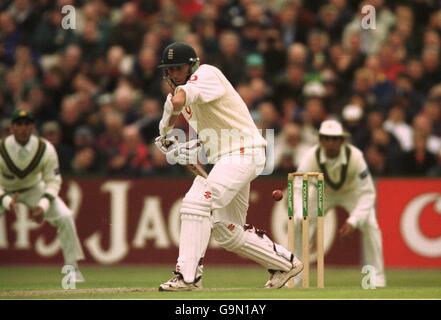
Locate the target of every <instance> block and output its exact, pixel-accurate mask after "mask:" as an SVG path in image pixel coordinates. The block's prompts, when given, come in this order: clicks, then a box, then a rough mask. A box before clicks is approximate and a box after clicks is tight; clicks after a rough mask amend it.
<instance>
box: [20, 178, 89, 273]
mask: <svg viewBox="0 0 441 320" xmlns="http://www.w3.org/2000/svg"><path fill="white" fill-rule="evenodd" d="M43 194H44V189H43V183H39V184H38V185H36V186H35V187H33V188H32V189H29V190H27V191H25V192H22V193H20V194H19V196H18V198H17V202H19V203H23V204H25V205H26V206H27V207H28V208H33V207H35V206H36V205H37V204H38V202H39V201H40V199H41V197H42V196H43ZM44 219H45V220H46V221H47V222H49V223H50V224H51V225H52V226H54V227H56V228H57V236H58V239H59V241H60V244H61V250H62V252H63V257H64V263H65V264H70V265H74V266H75V265H76V264H77V261H78V260H83V259H84V253H83V249H82V248H81V243H80V240H79V239H78V235H77V230H76V227H75V222H74V219H73V217H72V211H71V210H70V209H69V208H68V207H67V206H66V204H65V203H64V201H63V200H62V199H61V198H60V197H56V198H55V199H54V200H53V201H52V203H51V205H50V207H49V209H48V210H47V212H46V213H45V214H44Z"/></svg>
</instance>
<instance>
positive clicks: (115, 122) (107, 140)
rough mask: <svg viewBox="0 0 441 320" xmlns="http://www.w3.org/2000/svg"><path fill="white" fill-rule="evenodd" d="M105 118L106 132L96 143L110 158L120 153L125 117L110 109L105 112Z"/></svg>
mask: <svg viewBox="0 0 441 320" xmlns="http://www.w3.org/2000/svg"><path fill="white" fill-rule="evenodd" d="M103 120H104V132H102V133H101V134H100V135H99V136H98V138H97V140H96V142H97V143H96V144H97V147H98V150H99V151H100V152H102V153H103V155H104V157H105V159H106V160H108V159H109V158H111V157H113V156H115V155H117V154H118V153H119V145H120V144H121V143H122V141H123V130H124V119H123V116H122V115H121V114H119V113H118V112H116V111H113V110H110V111H109V112H107V113H105V114H104V118H103Z"/></svg>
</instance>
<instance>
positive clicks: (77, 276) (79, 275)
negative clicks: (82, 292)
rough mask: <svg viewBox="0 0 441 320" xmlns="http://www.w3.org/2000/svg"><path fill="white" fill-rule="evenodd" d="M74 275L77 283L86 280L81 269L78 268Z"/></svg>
mask: <svg viewBox="0 0 441 320" xmlns="http://www.w3.org/2000/svg"><path fill="white" fill-rule="evenodd" d="M74 277H75V278H74V281H75V282H76V283H83V282H86V280H85V279H84V277H83V274H82V273H81V271H80V270H78V269H76V270H75V274H74Z"/></svg>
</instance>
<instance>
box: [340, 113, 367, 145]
mask: <svg viewBox="0 0 441 320" xmlns="http://www.w3.org/2000/svg"><path fill="white" fill-rule="evenodd" d="M364 120H365V117H364V114H363V109H362V108H361V107H360V106H359V105H356V104H349V105H346V106H345V107H344V108H343V111H342V123H343V126H344V127H345V129H346V130H347V132H348V133H349V135H350V141H351V143H352V144H353V145H355V146H356V147H357V148H359V149H361V150H362V149H363V147H364V146H365V140H367V137H366V132H367V128H366V124H365V121H364Z"/></svg>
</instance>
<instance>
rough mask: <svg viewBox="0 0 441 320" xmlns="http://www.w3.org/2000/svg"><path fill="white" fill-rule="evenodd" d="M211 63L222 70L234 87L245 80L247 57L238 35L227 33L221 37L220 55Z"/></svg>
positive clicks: (215, 55)
mask: <svg viewBox="0 0 441 320" xmlns="http://www.w3.org/2000/svg"><path fill="white" fill-rule="evenodd" d="M209 63H211V64H212V65H214V66H216V67H218V68H219V69H221V70H222V72H223V73H224V74H225V76H226V77H227V79H228V80H229V81H230V82H231V84H232V85H233V86H236V85H237V84H238V83H239V82H240V81H241V80H242V79H243V78H244V74H245V57H244V56H243V54H242V52H241V48H240V39H239V37H238V35H237V33H235V32H232V31H225V32H223V33H222V34H221V35H220V37H219V53H217V54H214V55H213V56H212V57H211V58H210V61H209Z"/></svg>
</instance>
